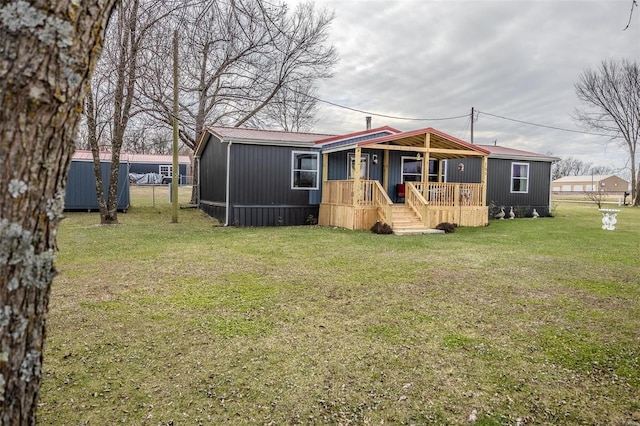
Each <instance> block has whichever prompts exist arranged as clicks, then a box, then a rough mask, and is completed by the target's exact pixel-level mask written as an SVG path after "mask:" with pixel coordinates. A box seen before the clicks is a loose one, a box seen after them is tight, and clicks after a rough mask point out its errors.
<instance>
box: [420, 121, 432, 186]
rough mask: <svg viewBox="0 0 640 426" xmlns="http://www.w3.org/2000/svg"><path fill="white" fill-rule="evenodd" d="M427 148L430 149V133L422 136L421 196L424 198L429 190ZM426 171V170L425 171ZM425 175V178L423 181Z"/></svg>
mask: <svg viewBox="0 0 640 426" xmlns="http://www.w3.org/2000/svg"><path fill="white" fill-rule="evenodd" d="M429 148H431V133H425V135H424V159H423V160H422V195H423V196H425V197H426V194H427V191H428V190H429V187H428V185H429ZM425 169H426V170H425ZM425 173H426V175H427V178H426V179H425V176H424V175H425Z"/></svg>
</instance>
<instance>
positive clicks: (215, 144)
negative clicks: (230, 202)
mask: <svg viewBox="0 0 640 426" xmlns="http://www.w3.org/2000/svg"><path fill="white" fill-rule="evenodd" d="M226 189H227V144H226V143H220V141H219V140H218V139H217V138H215V137H213V136H209V140H208V142H207V144H206V145H205V148H204V150H203V151H202V155H201V156H200V199H201V200H204V201H212V202H218V203H224V202H225V201H227V197H226Z"/></svg>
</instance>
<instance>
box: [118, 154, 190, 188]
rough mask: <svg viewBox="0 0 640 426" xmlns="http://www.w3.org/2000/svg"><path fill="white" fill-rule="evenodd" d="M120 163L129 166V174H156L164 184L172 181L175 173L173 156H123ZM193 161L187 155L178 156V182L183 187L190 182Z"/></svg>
mask: <svg viewBox="0 0 640 426" xmlns="http://www.w3.org/2000/svg"><path fill="white" fill-rule="evenodd" d="M120 161H121V162H126V163H128V164H129V173H136V174H146V173H156V174H159V175H160V176H161V181H162V183H167V182H169V181H170V179H171V176H172V173H173V156H172V155H152V154H121V155H120ZM190 178H191V159H190V158H189V156H187V155H179V156H178V182H179V183H180V184H181V185H184V184H187V183H189V182H190Z"/></svg>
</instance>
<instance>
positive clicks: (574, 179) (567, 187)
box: [551, 175, 629, 195]
mask: <svg viewBox="0 0 640 426" xmlns="http://www.w3.org/2000/svg"><path fill="white" fill-rule="evenodd" d="M551 186H552V190H553V193H554V194H564V195H570V194H582V193H584V192H593V191H604V192H607V193H610V194H618V195H623V194H624V193H625V192H626V191H628V190H629V182H627V181H626V180H624V179H622V178H620V177H618V176H616V175H589V176H564V177H561V178H560V179H556V180H554V181H553V182H552V183H551Z"/></svg>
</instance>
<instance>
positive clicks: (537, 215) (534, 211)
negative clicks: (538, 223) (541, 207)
mask: <svg viewBox="0 0 640 426" xmlns="http://www.w3.org/2000/svg"><path fill="white" fill-rule="evenodd" d="M531 214H532V215H533V218H534V219H536V218H539V217H540V214H538V212H537V211H536V209H533V213H531Z"/></svg>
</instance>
